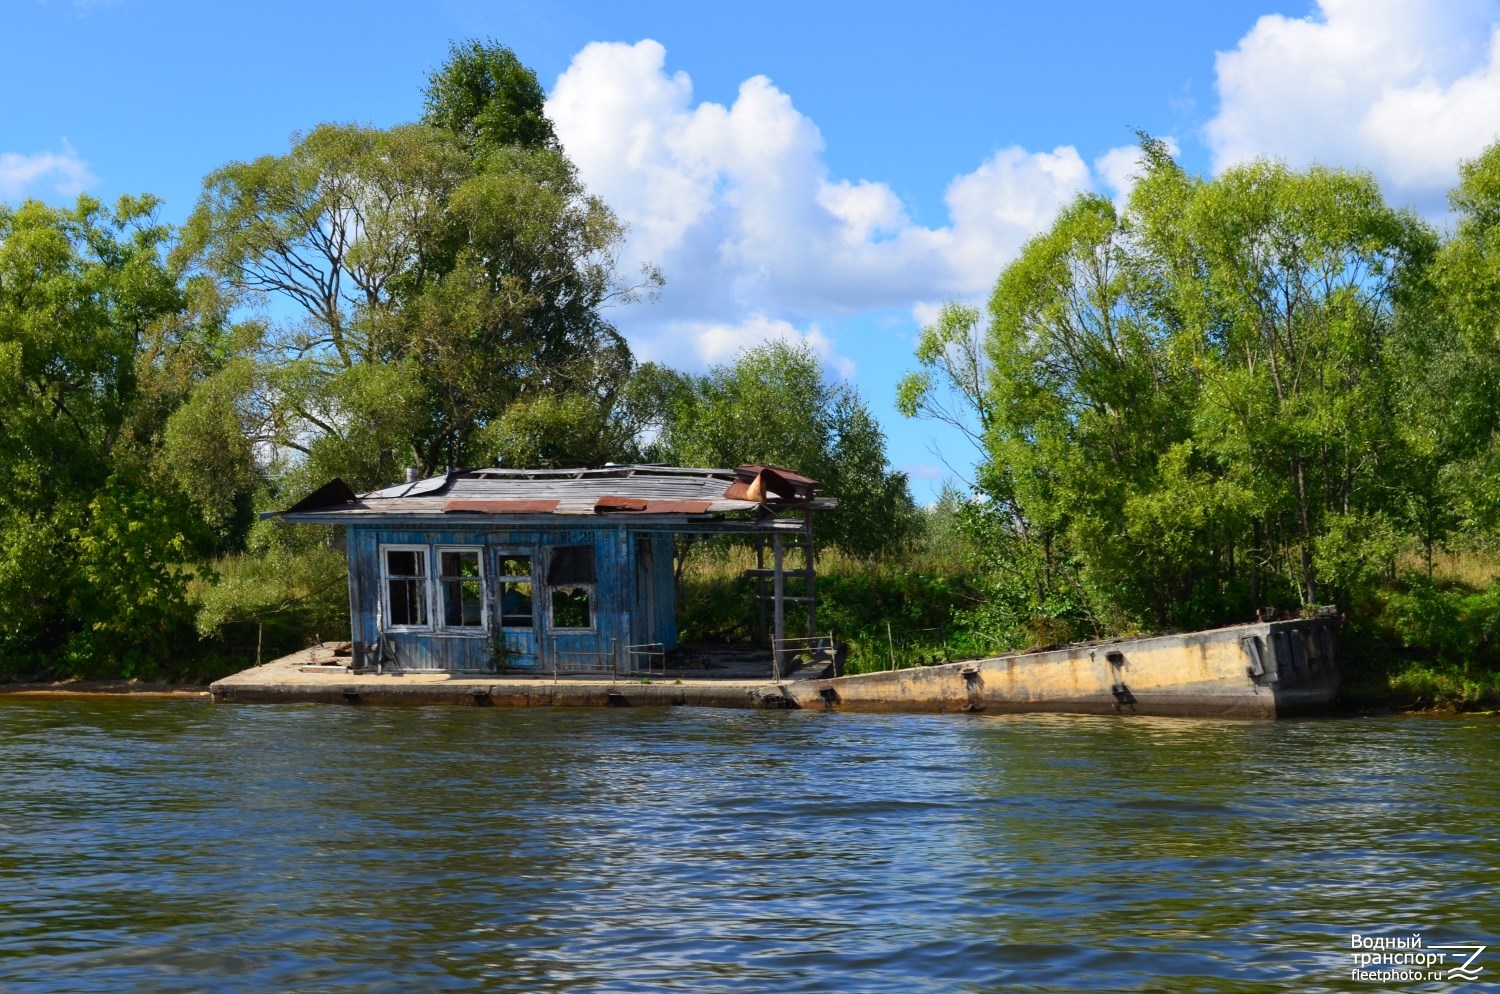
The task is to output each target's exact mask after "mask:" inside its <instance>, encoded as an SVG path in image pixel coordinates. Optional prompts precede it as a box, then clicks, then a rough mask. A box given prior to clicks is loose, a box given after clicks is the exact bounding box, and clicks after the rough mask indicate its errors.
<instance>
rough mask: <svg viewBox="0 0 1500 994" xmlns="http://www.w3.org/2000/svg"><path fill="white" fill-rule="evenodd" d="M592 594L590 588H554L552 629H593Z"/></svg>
mask: <svg viewBox="0 0 1500 994" xmlns="http://www.w3.org/2000/svg"><path fill="white" fill-rule="evenodd" d="M589 551H590V552H592V551H593V550H592V549H590V550H589ZM592 594H593V589H592V588H590V587H554V588H553V589H552V627H553V628H592V627H593V625H594V621H593V613H592V610H591V604H590V601H591V600H592Z"/></svg>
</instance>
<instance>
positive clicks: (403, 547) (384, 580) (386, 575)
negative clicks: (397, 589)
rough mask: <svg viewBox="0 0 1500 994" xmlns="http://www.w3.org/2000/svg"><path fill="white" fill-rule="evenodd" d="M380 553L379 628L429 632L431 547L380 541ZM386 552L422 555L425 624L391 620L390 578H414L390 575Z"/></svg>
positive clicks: (392, 630)
mask: <svg viewBox="0 0 1500 994" xmlns="http://www.w3.org/2000/svg"><path fill="white" fill-rule="evenodd" d="M377 548H378V549H379V555H380V608H381V611H382V614H381V618H380V620H381V629H382V630H383V631H387V632H430V631H432V628H433V621H434V617H433V611H432V609H433V603H432V567H433V566H434V565H435V564H434V563H433V560H432V547H431V546H427V545H407V544H403V543H391V544H389V545H387V544H384V543H382V544H381V545H379V546H378V547H377ZM388 552H420V553H421V554H422V557H423V564H424V570H425V574H424V576H423V577H422V579H423V581H424V583H423V584H422V588H423V593H424V594H425V595H426V600H427V624H425V625H398V624H395V623H394V622H392V621H391V617H392V614H391V580H393V579H402V580H407V579H414V578H413V577H392V576H391V572H390V566H391V564H390V559H389V558H388V557H387V556H386V553H388Z"/></svg>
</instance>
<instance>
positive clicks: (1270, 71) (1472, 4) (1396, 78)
mask: <svg viewBox="0 0 1500 994" xmlns="http://www.w3.org/2000/svg"><path fill="white" fill-rule="evenodd" d="M1215 69H1216V74H1217V80H1218V82H1217V85H1218V92H1219V99H1220V107H1219V110H1218V113H1217V114H1216V116H1215V117H1214V118H1213V119H1212V120H1211V121H1210V122H1209V123H1208V125H1207V127H1206V136H1207V138H1208V142H1209V146H1210V149H1211V151H1212V153H1213V164H1214V169H1215V170H1216V171H1217V170H1220V169H1223V168H1225V167H1227V166H1229V165H1231V164H1233V163H1236V162H1241V161H1244V160H1246V159H1249V158H1253V157H1255V156H1260V155H1271V156H1278V157H1282V158H1285V159H1287V160H1288V161H1289V162H1291V163H1292V164H1294V165H1305V164H1307V163H1310V162H1313V161H1319V162H1324V163H1328V164H1335V165H1342V166H1348V167H1356V168H1366V169H1369V170H1371V171H1372V172H1374V173H1375V174H1376V176H1377V177H1378V178H1379V179H1380V180H1381V182H1382V184H1383V185H1384V186H1385V187H1386V191H1387V196H1388V197H1389V198H1390V199H1392V200H1394V201H1395V202H1398V203H1405V202H1413V201H1414V202H1416V203H1417V204H1418V205H1419V206H1421V207H1422V208H1423V209H1424V210H1436V209H1440V207H1441V204H1442V196H1443V194H1444V193H1445V192H1446V191H1447V189H1448V188H1450V187H1451V186H1452V185H1453V184H1454V182H1455V181H1456V180H1457V175H1458V170H1457V167H1458V163H1459V161H1460V160H1461V159H1465V158H1471V157H1473V156H1475V155H1477V154H1478V153H1479V152H1481V151H1482V150H1483V149H1484V148H1485V147H1486V146H1487V145H1489V144H1490V143H1491V142H1493V141H1494V140H1495V139H1496V138H1497V137H1500V5H1497V4H1496V3H1495V2H1492V0H1455V2H1450V3H1442V4H1426V3H1412V2H1409V0H1319V2H1318V9H1317V10H1316V11H1315V12H1314V13H1312V14H1310V15H1308V16H1307V17H1284V16H1281V15H1268V16H1265V17H1262V18H1260V19H1259V20H1258V21H1257V22H1256V23H1255V25H1254V27H1252V28H1251V29H1250V31H1249V32H1248V33H1247V34H1246V35H1245V36H1244V37H1243V38H1241V39H1240V42H1239V44H1238V46H1237V47H1236V48H1235V49H1234V50H1233V51H1229V52H1220V53H1219V54H1218V56H1217V59H1216V63H1215Z"/></svg>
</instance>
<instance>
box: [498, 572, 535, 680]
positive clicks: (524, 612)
mask: <svg viewBox="0 0 1500 994" xmlns="http://www.w3.org/2000/svg"><path fill="white" fill-rule="evenodd" d="M495 558H496V568H495V571H494V576H495V581H496V582H495V611H494V614H493V615H492V617H493V618H494V621H493V622H492V624H491V626H490V631H491V635H492V637H493V639H494V642H495V666H496V668H497V669H502V670H534V669H536V668H537V654H536V647H537V610H538V607H539V605H538V604H537V598H536V591H537V584H536V569H537V567H538V565H539V561H538V556H537V555H536V549H532V548H527V549H499V550H496V553H495Z"/></svg>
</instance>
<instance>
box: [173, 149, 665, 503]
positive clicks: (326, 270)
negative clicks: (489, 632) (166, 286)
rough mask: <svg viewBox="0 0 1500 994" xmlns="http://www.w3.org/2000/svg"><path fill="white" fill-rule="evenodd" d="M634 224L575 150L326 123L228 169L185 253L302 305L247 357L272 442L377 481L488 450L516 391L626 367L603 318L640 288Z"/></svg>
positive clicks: (485, 455)
mask: <svg viewBox="0 0 1500 994" xmlns="http://www.w3.org/2000/svg"><path fill="white" fill-rule="evenodd" d="M623 230H624V229H623V228H622V227H621V226H620V224H619V223H618V222H617V221H616V220H615V218H614V216H613V215H612V214H611V213H610V211H609V210H608V208H606V207H605V206H604V205H603V204H602V203H601V202H600V201H598V200H597V199H596V198H593V197H590V196H588V195H587V193H586V192H585V191H584V190H583V188H582V187H581V186H580V185H579V183H578V182H577V179H576V175H575V173H574V171H573V169H572V166H571V165H570V164H569V163H568V162H567V160H566V159H565V158H564V157H563V156H562V154H561V152H559V151H557V150H556V149H553V148H550V147H549V148H539V149H533V150H523V149H505V150H502V151H501V152H499V153H497V154H495V155H493V156H491V157H489V158H488V159H487V160H486V161H485V163H484V164H483V165H482V166H476V165H475V164H474V163H473V162H471V160H470V159H469V158H468V157H467V156H466V155H464V153H463V150H462V148H461V145H460V143H459V141H458V139H457V138H456V136H454V135H452V134H450V133H448V132H446V131H443V130H441V129H438V128H433V127H429V126H426V125H409V126H404V127H400V128H393V129H390V130H376V129H369V128H361V127H354V126H335V125H324V126H321V127H319V128H317V129H315V130H314V131H313V132H312V133H310V134H309V135H307V136H306V137H305V138H302V139H300V140H299V141H298V142H297V143H296V144H295V145H294V147H293V148H292V150H291V152H290V153H289V154H288V155H285V156H267V157H264V158H262V159H258V160H256V161H255V162H252V163H234V164H231V165H229V166H226V167H224V168H222V169H220V170H217V171H216V172H215V173H213V174H211V175H210V176H209V178H208V179H207V180H206V182H205V192H204V195H203V198H202V200H201V201H200V204H199V206H198V209H197V210H196V211H195V212H194V214H193V216H192V218H191V219H190V220H189V222H188V226H187V230H186V238H185V252H186V253H189V254H191V256H192V257H193V258H194V259H195V260H196V261H197V262H198V263H199V264H200V265H201V266H203V267H204V269H205V270H206V271H207V272H209V273H211V274H212V275H213V276H214V277H215V278H216V279H218V280H219V281H221V283H222V285H223V287H224V288H225V290H226V292H227V293H229V294H230V295H232V296H233V297H234V299H236V300H237V301H241V302H252V301H253V300H255V299H256V298H262V299H264V298H267V297H271V298H275V299H276V300H278V301H280V304H279V305H278V306H280V307H281V309H282V312H285V310H286V306H287V305H294V311H293V313H294V314H295V317H292V318H289V319H283V320H279V321H268V322H267V323H266V325H265V332H264V334H263V335H262V336H261V338H260V339H259V340H258V341H257V342H256V343H254V346H253V348H252V349H250V350H249V352H248V353H247V355H249V356H250V357H251V358H253V359H254V361H255V366H256V374H255V375H254V376H253V377H252V380H251V383H250V386H249V389H247V390H246V391H245V392H244V393H242V394H241V396H240V398H239V400H238V403H239V404H240V406H241V407H242V408H243V409H244V410H245V411H246V412H247V417H246V421H247V424H248V425H249V426H250V428H251V436H252V438H254V440H255V441H256V442H257V443H260V444H264V445H268V446H272V447H274V448H276V449H278V450H287V451H292V452H296V453H300V457H299V458H300V459H301V461H302V462H303V463H304V464H305V465H306V466H307V467H308V472H309V473H312V474H313V475H321V476H324V477H327V476H342V477H344V478H345V479H347V480H349V481H350V482H351V483H353V484H354V485H356V486H362V485H374V484H377V483H381V482H388V481H389V480H391V479H395V478H397V477H399V475H400V471H401V467H403V466H405V465H416V466H418V467H420V468H423V469H426V470H431V469H434V468H439V467H442V466H444V465H472V464H488V463H490V462H491V461H492V460H493V458H494V455H495V453H494V452H493V451H490V450H489V448H490V446H492V445H493V444H494V441H495V433H496V431H500V429H499V428H498V423H499V421H500V419H501V418H502V417H503V416H504V415H505V413H506V412H507V411H508V410H509V409H510V408H511V407H512V406H513V405H516V404H520V403H524V404H526V405H529V406H530V407H532V408H533V409H540V408H541V407H544V406H545V407H548V408H549V409H550V410H553V411H562V410H568V409H571V408H576V407H577V406H578V405H577V404H576V403H571V402H559V401H552V402H543V401H539V400H538V399H537V398H538V397H539V396H541V395H548V396H550V397H554V398H561V397H567V396H570V395H574V394H591V395H592V396H595V397H597V396H598V388H599V374H600V372H601V370H605V371H609V372H611V373H612V374H614V375H615V377H616V381H615V383H614V384H613V385H614V386H616V387H617V386H618V385H619V384H620V383H621V382H623V380H624V379H625V378H626V377H628V374H629V370H630V368H631V366H632V361H631V359H630V354H629V349H628V347H627V346H626V344H625V342H624V340H623V339H622V338H621V337H620V336H619V334H618V333H617V332H616V331H615V329H614V328H613V327H612V326H611V325H610V324H609V323H608V322H607V321H606V320H605V319H604V317H603V316H602V313H601V311H602V309H603V308H604V307H605V306H607V305H608V304H609V303H611V302H614V301H618V300H622V299H628V298H630V297H631V296H632V294H633V292H634V288H633V287H630V286H627V285H625V284H624V283H623V282H622V280H621V279H620V276H619V273H618V272H617V269H616V266H615V258H616V252H617V250H618V247H619V245H620V241H621V238H622V236H623ZM645 282H646V283H647V284H650V285H653V286H654V285H655V284H656V283H658V282H659V277H658V276H656V274H654V273H648V274H647V276H646V278H645ZM502 433H503V432H502ZM557 434H562V433H561V432H557ZM585 448H586V449H587V448H589V447H588V446H586V447H585ZM591 454H592V452H583V453H576V454H575V453H565V454H563V455H562V456H560V457H559V458H575V457H579V456H585V455H591Z"/></svg>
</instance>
